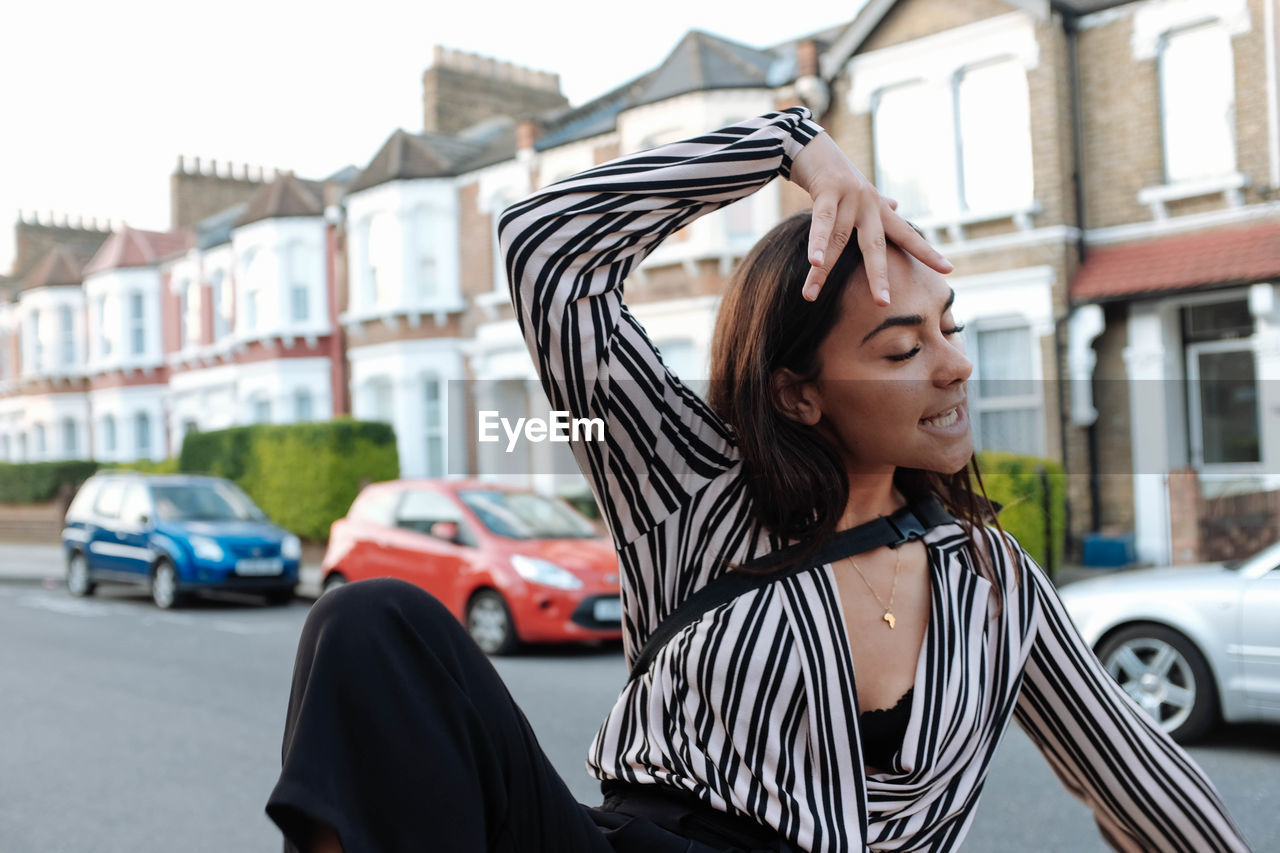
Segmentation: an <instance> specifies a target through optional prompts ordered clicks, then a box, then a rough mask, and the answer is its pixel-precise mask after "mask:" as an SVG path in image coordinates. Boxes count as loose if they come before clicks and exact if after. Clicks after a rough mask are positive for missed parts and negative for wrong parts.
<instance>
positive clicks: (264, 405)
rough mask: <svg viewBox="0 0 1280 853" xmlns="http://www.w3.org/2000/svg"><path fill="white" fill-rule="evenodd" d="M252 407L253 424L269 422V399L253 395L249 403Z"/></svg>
mask: <svg viewBox="0 0 1280 853" xmlns="http://www.w3.org/2000/svg"><path fill="white" fill-rule="evenodd" d="M250 406H251V407H252V417H253V422H254V423H255V424H269V423H271V401H270V400H268V399H267V398H266V397H254V398H253V402H252V403H250Z"/></svg>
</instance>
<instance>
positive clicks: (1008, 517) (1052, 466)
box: [978, 452, 1067, 574]
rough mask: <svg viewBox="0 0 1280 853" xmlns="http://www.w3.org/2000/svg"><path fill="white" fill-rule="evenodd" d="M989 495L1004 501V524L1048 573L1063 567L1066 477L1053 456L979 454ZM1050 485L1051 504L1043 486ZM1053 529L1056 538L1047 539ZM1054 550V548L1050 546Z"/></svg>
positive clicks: (1001, 519) (1065, 528)
mask: <svg viewBox="0 0 1280 853" xmlns="http://www.w3.org/2000/svg"><path fill="white" fill-rule="evenodd" d="M978 465H979V467H980V468H981V470H982V481H983V483H984V484H985V485H986V487H987V496H988V497H990V498H991V499H992V500H993V501H997V502H999V503H1001V504H1003V505H1004V509H1003V510H1001V512H1000V526H1001V527H1003V528H1004V529H1005V530H1006V531H1008V532H1009V533H1010V534H1012V535H1013V536H1014V537H1015V538H1016V539H1017V540H1018V542H1019V543H1021V545H1022V547H1023V548H1025V549H1026V550H1027V553H1028V554H1030V555H1031V556H1032V558H1034V559H1035V561H1036V562H1037V563H1039V564H1040V565H1041V567H1043V568H1044V569H1045V571H1047V572H1049V573H1050V574H1054V573H1056V571H1057V567H1059V566H1061V565H1062V558H1063V552H1064V551H1065V548H1066V542H1067V477H1066V474H1065V472H1064V471H1063V469H1062V466H1061V465H1060V464H1059V463H1057V462H1054V461H1053V460H1050V459H1041V458H1039V457H1035V456H1018V455H1016V454H1013V453H991V452H983V453H980V454H978ZM1046 483H1047V484H1048V488H1049V496H1048V501H1047V504H1048V508H1049V511H1048V513H1047V514H1046V512H1045V506H1046V499H1045V493H1044V489H1045V484H1046ZM1046 528H1051V534H1052V539H1053V541H1052V542H1049V541H1048V539H1049V535H1050V530H1048V529H1046ZM1051 548H1052V550H1051Z"/></svg>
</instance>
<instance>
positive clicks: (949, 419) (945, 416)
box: [920, 406, 960, 427]
mask: <svg viewBox="0 0 1280 853" xmlns="http://www.w3.org/2000/svg"><path fill="white" fill-rule="evenodd" d="M959 417H960V409H959V407H958V406H957V407H953V408H950V409H947V410H946V411H945V412H943V413H942V414H940V415H934V416H933V417H931V418H924V419H922V420H921V421H920V422H921V423H924V424H928V425H929V426H936V427H949V426H951V425H952V424H953V423H955V422H956V420H957V419H958V418H959Z"/></svg>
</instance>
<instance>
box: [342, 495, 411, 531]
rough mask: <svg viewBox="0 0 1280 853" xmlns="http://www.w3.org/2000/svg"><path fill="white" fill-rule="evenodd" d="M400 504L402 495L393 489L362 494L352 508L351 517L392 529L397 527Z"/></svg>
mask: <svg viewBox="0 0 1280 853" xmlns="http://www.w3.org/2000/svg"><path fill="white" fill-rule="evenodd" d="M399 502H400V493H399V492H397V491H395V490H393V489H385V488H384V489H377V490H371V491H366V492H361V493H360V496H359V497H358V498H356V502H355V504H353V505H352V507H351V515H352V516H354V517H356V518H360V519H363V520H365V521H371V522H373V523H374V524H381V525H383V526H384V527H392V526H394V525H395V514H396V504H398V503H399Z"/></svg>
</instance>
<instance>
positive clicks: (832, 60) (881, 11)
mask: <svg viewBox="0 0 1280 853" xmlns="http://www.w3.org/2000/svg"><path fill="white" fill-rule="evenodd" d="M899 2H900V0H866V2H865V3H863V5H862V8H861V9H860V10H859V11H858V14H857V16H856V17H855V18H854V19H853V20H852V21H850V22H849V24H848V26H847V27H845V29H844V32H843V33H841V34H840V37H839V38H837V39H835V43H834V44H833V45H832V47H831V50H829V51H828V52H827V53H825V54H824V55H823V56H822V59H821V61H820V63H819V64H820V65H821V74H822V76H823V77H825V78H826V79H828V80H830V79H832V78H834V77H835V76H836V75H837V74H839V73H840V71H841V69H843V68H844V66H845V64H846V63H847V62H848V61H849V58H850V57H852V56H853V55H854V54H855V53H857V52H858V51H859V50H861V48H862V45H863V44H864V43H865V42H866V40H867V39H868V38H869V37H870V36H871V34H872V33H873V32H875V30H876V28H877V27H878V26H880V24H881V22H882V21H884V19H885V18H887V17H889V13H890V12H892V11H893V9H894V7H896V6H897V5H898V3H899ZM1132 2H1135V0H1048V2H1045V0H1004V3H1005V4H1006V5H1008V6H1010V7H1011V8H1013V9H1021V10H1023V11H1025V12H1028V13H1029V14H1034V15H1037V16H1038V17H1043V16H1044V15H1045V13H1046V12H1047V11H1048V10H1049V8H1052V9H1053V10H1054V11H1056V12H1059V13H1061V14H1062V15H1063V16H1064V17H1067V18H1076V17H1079V16H1080V15H1088V14H1090V13H1092V12H1101V11H1103V10H1105V9H1113V8H1115V7H1116V6H1124V5H1125V4H1127V3H1132Z"/></svg>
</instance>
